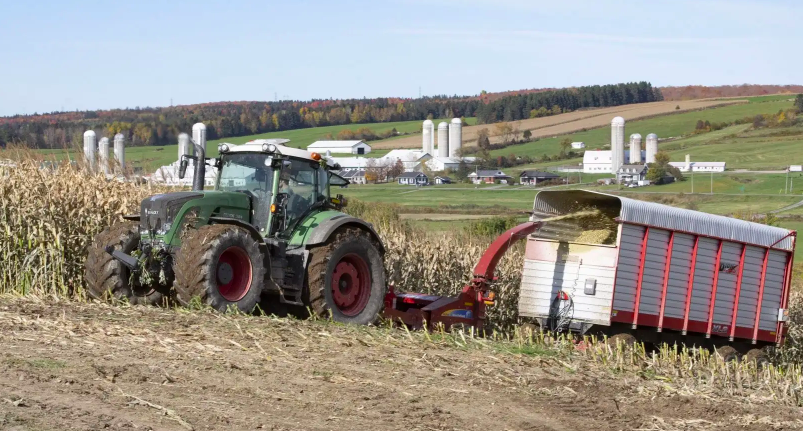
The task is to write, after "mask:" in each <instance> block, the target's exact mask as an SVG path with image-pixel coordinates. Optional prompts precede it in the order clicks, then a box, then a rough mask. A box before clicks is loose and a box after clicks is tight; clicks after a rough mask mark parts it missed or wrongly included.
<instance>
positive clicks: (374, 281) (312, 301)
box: [304, 228, 387, 325]
mask: <svg viewBox="0 0 803 431" xmlns="http://www.w3.org/2000/svg"><path fill="white" fill-rule="evenodd" d="M304 292H305V302H306V303H307V304H308V305H309V306H310V308H312V311H313V312H314V313H315V314H316V315H318V316H321V317H329V315H330V313H331V317H332V319H333V320H335V321H337V322H343V323H353V324H358V325H367V324H369V323H373V322H374V321H376V319H377V317H378V316H379V313H380V312H381V311H382V307H383V306H384V305H385V294H386V293H387V285H386V284H385V267H384V264H383V256H382V253H381V252H380V251H379V247H377V244H375V242H374V239H373V238H372V237H371V236H370V235H369V234H368V233H367V232H365V231H363V230H361V229H358V228H345V229H341V230H338V231H336V232H335V233H333V234H332V236H331V237H330V238H329V240H328V241H327V242H326V243H325V244H324V245H322V246H320V247H315V248H313V249H312V250H311V251H310V261H309V265H308V266H307V277H306V285H305V291H304Z"/></svg>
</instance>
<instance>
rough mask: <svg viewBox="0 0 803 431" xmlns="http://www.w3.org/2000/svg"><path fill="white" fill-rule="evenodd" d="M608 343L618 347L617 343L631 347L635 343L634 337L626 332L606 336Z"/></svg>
mask: <svg viewBox="0 0 803 431" xmlns="http://www.w3.org/2000/svg"><path fill="white" fill-rule="evenodd" d="M608 344H610V345H611V346H614V347H618V346H619V344H622V345H624V347H625V348H632V347H633V346H634V345H635V344H636V337H634V336H633V334H629V333H627V332H620V333H618V334H615V335H613V336H612V337H610V338H608Z"/></svg>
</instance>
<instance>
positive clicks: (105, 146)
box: [98, 136, 110, 175]
mask: <svg viewBox="0 0 803 431" xmlns="http://www.w3.org/2000/svg"><path fill="white" fill-rule="evenodd" d="M98 161H99V162H100V171H101V172H103V174H105V175H109V173H110V170H109V138H107V137H105V136H104V137H102V138H100V142H98Z"/></svg>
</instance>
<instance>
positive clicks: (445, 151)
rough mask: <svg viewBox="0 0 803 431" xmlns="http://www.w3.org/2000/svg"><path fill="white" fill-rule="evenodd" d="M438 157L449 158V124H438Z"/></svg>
mask: <svg viewBox="0 0 803 431" xmlns="http://www.w3.org/2000/svg"><path fill="white" fill-rule="evenodd" d="M438 157H449V124H447V123H446V122H445V121H441V122H440V123H439V124H438Z"/></svg>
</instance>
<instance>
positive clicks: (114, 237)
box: [84, 221, 170, 305]
mask: <svg viewBox="0 0 803 431" xmlns="http://www.w3.org/2000/svg"><path fill="white" fill-rule="evenodd" d="M139 238H140V236H139V227H138V224H137V222H133V221H127V222H123V223H117V224H115V225H112V226H111V227H109V228H106V230H104V231H103V232H101V233H99V234H98V236H96V237H95V241H94V242H93V243H92V245H91V246H90V248H89V254H88V255H87V258H86V264H85V266H84V279H85V280H86V290H87V293H88V294H89V296H90V297H91V298H93V299H98V300H105V299H109V295H111V297H114V298H117V299H125V300H127V301H128V302H129V303H130V304H150V305H161V304H166V303H167V300H168V298H169V296H170V288H169V286H167V287H165V286H158V285H154V286H142V285H141V284H140V283H139V282H138V281H136V280H132V279H131V271H130V270H129V269H128V268H127V267H126V266H125V265H123V264H122V263H120V262H119V261H118V260H117V259H114V258H112V256H111V255H110V254H109V253H107V252H106V247H109V246H111V247H113V248H114V249H115V250H120V251H122V252H123V253H126V254H131V253H132V252H134V251H135V250H137V249H138V248H139ZM155 284H158V283H155Z"/></svg>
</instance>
